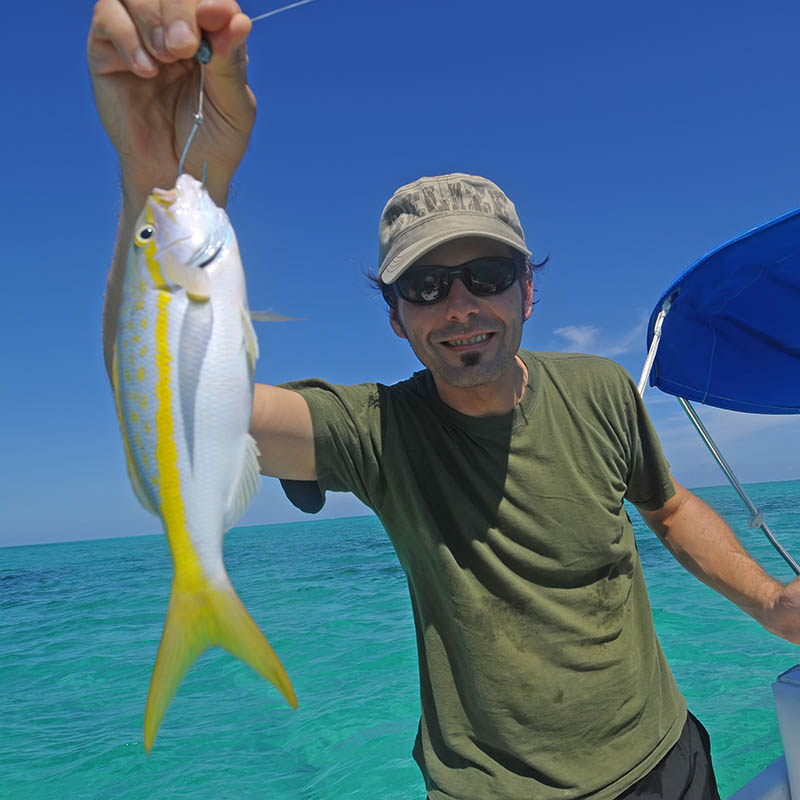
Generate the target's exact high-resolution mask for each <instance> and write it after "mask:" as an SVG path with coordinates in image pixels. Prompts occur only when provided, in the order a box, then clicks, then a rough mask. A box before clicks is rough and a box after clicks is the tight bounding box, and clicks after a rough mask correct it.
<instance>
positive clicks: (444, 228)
mask: <svg viewBox="0 0 800 800" xmlns="http://www.w3.org/2000/svg"><path fill="white" fill-rule="evenodd" d="M462 236H485V237H486V238H487V239H494V240H495V241H498V242H503V243H504V244H507V245H509V247H513V248H514V249H515V250H519V251H521V252H523V253H525V255H528V256H529V255H530V254H531V253H530V250H528V248H527V246H526V245H525V234H524V233H523V231H522V226H521V225H520V222H519V217H517V212H516V209H515V208H514V204H513V203H512V202H511V201H510V200H509V199H508V198H507V197H506V195H505V194H504V192H503V191H502V189H500V188H499V187H498V186H496V185H495V184H494V183H492V182H491V181H490V180H487V179H486V178H481V177H480V176H479V175H465V174H463V173H461V172H454V173H452V174H451V175H437V176H435V177H431V178H420V179H419V180H416V181H414V182H413V183H409V184H407V185H405V186H401V187H400V188H399V189H398V190H397V191H396V192H395V193H394V194H393V195H392V197H391V199H390V200H389V202H388V203H387V204H386V207H385V208H384V209H383V213H382V214H381V221H380V225H379V228H378V239H379V245H380V251H379V259H380V266H379V267H378V277H379V278H380V279H381V280H382V281H383V282H384V283H393V282H394V281H396V280H397V278H398V277H399V276H400V275H401V274H402V273H403V272H404V271H405V270H406V269H408V267H410V266H411V265H412V264H413V263H414V262H415V261H416V260H417V259H418V258H420V257H422V256H424V255H425V253H427V252H428V251H429V250H433V248H434V247H438V246H439V245H440V244H444V243H445V242H449V241H451V240H453V239H460V238H461V237H462Z"/></svg>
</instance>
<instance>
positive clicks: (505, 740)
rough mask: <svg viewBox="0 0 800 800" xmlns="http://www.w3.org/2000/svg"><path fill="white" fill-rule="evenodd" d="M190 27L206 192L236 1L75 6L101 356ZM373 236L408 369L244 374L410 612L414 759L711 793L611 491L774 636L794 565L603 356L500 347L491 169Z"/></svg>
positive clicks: (435, 784)
mask: <svg viewBox="0 0 800 800" xmlns="http://www.w3.org/2000/svg"><path fill="white" fill-rule="evenodd" d="M200 29H202V30H204V31H206V32H207V35H208V38H209V39H210V41H211V45H212V48H213V52H214V58H213V59H212V61H211V63H210V64H209V66H208V72H207V81H206V89H207V97H206V103H205V115H206V123H205V125H204V126H203V127H202V128H201V130H200V133H199V134H198V138H197V140H196V145H195V148H194V150H193V153H194V154H198V153H201V154H202V158H203V160H207V161H208V186H209V190H210V192H211V194H212V196H213V197H214V199H215V200H216V201H217V202H218V203H220V204H221V203H224V201H225V198H226V196H227V190H228V186H229V183H230V179H231V177H232V175H233V173H234V171H235V169H236V166H237V165H238V162H239V160H240V159H241V156H242V155H243V153H244V151H245V148H246V146H247V141H248V137H249V134H250V130H251V128H252V124H253V118H254V114H255V102H254V98H253V96H252V94H251V92H250V90H249V88H248V87H247V81H246V73H245V63H246V57H245V50H244V43H245V40H246V37H247V34H248V32H249V20H248V19H247V18H246V17H245V16H244V15H243V14H241V13H240V12H239V9H238V6H236V4H235V3H234V2H233V0H204V1H203V2H200V3H198V4H196V5H195V3H194V2H193V0H181V2H177V0H176V1H175V2H170V1H169V0H160V2H159V0H137V2H135V3H134V2H126V3H125V4H123V3H121V2H120V0H99V2H98V3H97V5H96V7H95V15H94V19H93V23H92V28H91V31H90V34H89V45H88V50H89V63H90V70H91V73H92V78H93V83H94V89H95V97H96V101H97V105H98V111H99V113H100V116H101V119H102V120H103V123H104V125H105V127H106V130H107V131H108V133H109V135H110V136H111V139H112V141H113V143H114V145H115V147H116V148H117V151H118V153H119V155H120V164H121V170H122V181H123V209H122V214H121V220H120V228H119V238H118V245H117V252H116V255H115V259H114V263H113V265H112V268H111V272H110V275H109V282H108V290H107V297H106V306H105V311H104V345H105V352H106V358H107V361H108V360H109V358H110V353H111V345H112V342H113V336H114V330H115V328H116V318H117V315H118V306H119V293H120V284H121V280H120V279H121V275H122V271H123V268H124V258H125V249H126V247H127V243H128V241H129V239H130V235H131V229H132V226H133V222H134V220H135V218H136V216H137V215H138V213H139V211H140V209H141V207H142V205H143V203H144V199H145V197H146V195H147V194H148V193H149V192H150V190H151V189H152V187H153V186H156V185H160V186H171V185H172V184H173V182H174V180H175V177H176V174H177V160H178V155H179V153H177V152H176V150H175V147H176V144H175V143H176V142H183V141H185V139H186V134H187V133H188V127H189V124H190V122H191V116H192V111H193V108H192V105H193V103H194V100H195V97H196V87H195V85H194V83H193V82H192V79H191V74H192V71H193V68H194V65H193V63H192V62H191V61H186V59H190V58H191V56H192V55H193V54H194V52H195V50H196V48H197V46H198V43H199V30H200ZM176 131H177V134H176ZM190 156H191V154H190ZM200 168H201V165H200V164H199V163H193V162H191V161H190V162H188V163H187V165H186V169H187V171H191V172H194V173H195V174H198V173H199V171H200ZM380 234H381V241H380V249H381V263H380V267H379V276H378V277H379V278H380V281H381V287H382V291H383V293H384V297H386V299H387V301H388V302H389V305H390V323H391V326H392V328H393V330H394V331H395V333H396V334H397V335H398V336H401V337H403V338H405V339H407V340H408V341H409V344H410V345H411V347H412V348H413V349H414V352H415V353H416V354H417V356H418V357H419V358H420V360H421V361H422V363H423V364H424V365H425V367H426V368H427V369H426V370H423V371H422V372H419V373H416V374H415V375H414V376H413V377H412V378H411V379H409V380H407V381H404V382H401V383H399V384H396V385H395V386H391V387H386V386H381V385H379V384H366V385H362V386H358V387H345V386H333V385H330V384H327V383H325V382H323V381H306V382H300V383H297V384H292V385H289V386H288V387H268V386H262V385H258V386H256V389H255V395H254V407H253V417H252V433H253V435H254V436H255V438H256V440H257V441H258V443H259V445H260V450H261V453H262V456H261V468H262V472H263V473H264V474H267V475H273V476H277V477H280V478H281V479H283V480H284V485H285V486H286V488H287V491H288V492H289V494H290V496H291V497H292V499H293V501H294V502H296V503H297V504H299V505H301V506H304V507H307V508H311V507H312V506H314V505H316V507H318V506H319V504H320V502H321V501H322V497H323V495H322V493H321V491H320V490H322V491H323V492H324V490H326V489H330V490H348V491H352V492H354V493H355V494H356V495H358V496H359V497H360V498H361V499H362V500H364V502H366V503H367V504H368V505H370V506H371V507H372V508H373V509H375V511H376V513H377V514H378V515H379V517H380V518H381V520H382V522H383V524H384V526H385V527H386V529H387V532H388V533H389V535H390V537H391V539H392V541H393V544H394V546H395V549H396V551H397V553H398V556H399V558H400V561H401V563H402V565H403V568H404V569H405V571H406V575H407V576H408V582H409V590H410V595H411V602H412V608H413V612H414V618H415V623H416V629H417V643H418V652H419V661H420V690H421V705H422V719H421V722H420V729H419V734H418V737H417V742H416V745H415V747H414V756H415V758H416V760H417V762H418V763H419V765H420V768H421V770H422V772H423V775H424V778H425V785H426V790H427V792H428V797H430V798H436V799H437V800H438V799H440V798H462V800H483V799H484V798H485V799H486V800H490V799H491V800H502V799H504V798H509V800H512V799H514V800H516V798H530V797H535V798H540V797H541V798H563V799H564V800H567V798H577V797H592V798H603V799H604V798H613V797H634V796H635V797H645V796H651V797H670V798H678V797H685V798H701V797H702V798H714V797H717V796H718V795H717V790H716V784H715V781H714V777H713V770H712V767H711V762H710V752H709V744H708V738H707V735H706V734H705V731H704V730H703V729H702V727H701V726H700V725H699V723H698V722H697V721H696V720H695V719H694V718H693V717H691V715H687V711H686V706H685V702H684V700H683V698H682V697H681V695H680V693H679V691H678V690H677V687H676V686H675V683H674V680H673V678H672V675H671V673H670V671H669V667H668V666H667V664H666V662H665V659H664V656H663V654H662V652H661V649H660V647H659V645H658V642H657V639H656V637H655V633H654V630H653V625H652V616H651V613H650V608H649V604H648V600H647V595H646V590H645V587H644V581H643V578H642V574H641V565H640V563H639V559H638V555H637V553H636V548H635V543H634V539H633V531H632V527H631V524H630V520H629V519H628V517H627V514H626V513H625V508H624V505H623V499H624V498H627V499H629V500H631V502H633V503H634V504H636V505H637V507H638V509H639V510H640V512H641V514H642V516H643V518H644V519H645V521H646V522H647V524H648V525H649V526H650V527H651V528H652V529H653V530H654V531H655V532H656V533H657V535H658V536H659V537H660V538H661V539H662V541H663V542H664V543H665V545H666V546H667V547H668V548H669V549H670V551H671V552H672V553H673V554H674V555H675V556H676V558H678V559H679V560H680V561H681V563H682V564H684V566H686V567H687V569H689V570H690V571H691V572H692V573H693V574H695V575H697V576H698V577H699V578H700V579H701V580H703V581H704V582H706V583H707V584H709V585H710V586H712V587H714V588H715V589H717V590H718V591H720V592H721V593H723V594H724V595H725V596H726V597H728V598H730V599H731V600H732V601H734V602H735V603H736V604H737V605H739V606H740V607H741V608H742V609H743V610H745V611H746V612H747V613H749V614H751V615H752V616H753V617H754V618H756V619H757V620H758V621H759V622H760V623H761V624H762V625H764V626H765V627H766V628H768V629H769V630H771V631H773V632H775V633H777V634H779V635H781V636H784V637H785V638H787V639H790V640H791V641H795V642H800V614H798V606H799V605H800V583H798V582H793V583H792V584H789V585H788V586H783V585H781V584H780V583H778V582H777V581H775V580H773V579H772V578H770V577H769V576H767V575H766V574H765V573H764V572H763V571H762V570H761V569H760V567H759V566H758V565H757V564H755V563H754V562H753V561H752V559H750V557H749V556H748V555H747V554H746V552H745V551H744V550H743V548H742V547H741V546H740V545H739V543H738V541H737V540H736V539H735V537H734V536H733V534H732V533H731V531H730V530H729V529H728V528H727V526H726V525H725V523H724V522H723V521H722V520H721V519H720V518H719V517H718V516H717V515H716V514H715V513H714V512H713V511H712V510H711V509H709V508H708V507H707V506H706V505H705V504H703V503H702V502H701V501H700V500H698V499H697V498H696V497H694V496H693V495H692V494H691V493H690V492H688V491H687V490H686V489H684V488H683V487H681V486H680V485H679V484H677V483H676V482H675V481H674V480H673V479H672V478H671V476H670V474H669V471H668V468H667V465H666V462H665V461H664V458H663V455H662V453H661V449H660V446H659V444H658V440H657V437H656V436H655V433H654V431H653V428H652V425H651V424H650V422H649V419H648V417H647V414H646V412H645V410H644V407H643V405H642V403H641V400H640V398H639V396H638V394H637V393H636V391H635V387H634V386H633V385H632V383H631V381H630V379H629V378H628V377H627V376H626V375H625V374H624V372H623V371H622V370H621V369H620V368H619V367H617V366H616V365H615V364H613V363H612V362H609V361H606V360H604V359H598V358H594V357H589V356H574V355H569V356H566V355H558V354H534V353H530V352H526V351H520V350H519V345H520V341H521V331H522V325H523V323H524V321H525V320H526V319H527V318H528V317H529V315H530V312H531V303H532V289H533V286H532V276H531V273H530V260H529V256H530V252H529V250H528V247H527V245H526V243H525V239H524V234H523V232H522V228H521V226H520V224H519V220H518V219H517V215H516V211H515V209H514V207H513V204H512V203H511V202H510V200H508V198H507V197H506V196H505V195H504V194H503V192H502V191H501V190H500V189H499V188H498V187H497V186H495V185H494V184H492V183H491V182H490V181H487V180H486V179H485V178H480V177H476V176H469V175H463V174H454V175H446V176H438V177H435V178H424V179H421V180H420V181H417V182H415V183H413V184H410V185H408V186H404V187H401V189H399V190H398V191H397V192H396V193H395V195H394V197H393V198H392V199H391V200H390V201H389V203H388V204H387V206H386V208H385V209H384V213H383V215H382V217H381V227H380Z"/></svg>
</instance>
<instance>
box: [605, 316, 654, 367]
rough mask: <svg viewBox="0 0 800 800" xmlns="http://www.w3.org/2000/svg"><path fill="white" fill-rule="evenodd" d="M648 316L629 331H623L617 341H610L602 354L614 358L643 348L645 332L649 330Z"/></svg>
mask: <svg viewBox="0 0 800 800" xmlns="http://www.w3.org/2000/svg"><path fill="white" fill-rule="evenodd" d="M647 320H648V317H647V316H644V317H642V318H641V319H640V320H639V322H637V323H636V324H635V325H634V326H633V327H632V328H631V329H630V330H629V331H628V332H627V333H623V334H622V335H621V336H619V337H618V338H617V340H616V341H614V342H610V343H609V344H608V345H607V346H606V347H605V348H604V349H603V351H602V355H604V356H608V357H609V358H612V357H614V356H619V355H622V354H623V353H630V352H631V351H632V350H641V349H642V348H643V346H644V334H645V331H646V330H647Z"/></svg>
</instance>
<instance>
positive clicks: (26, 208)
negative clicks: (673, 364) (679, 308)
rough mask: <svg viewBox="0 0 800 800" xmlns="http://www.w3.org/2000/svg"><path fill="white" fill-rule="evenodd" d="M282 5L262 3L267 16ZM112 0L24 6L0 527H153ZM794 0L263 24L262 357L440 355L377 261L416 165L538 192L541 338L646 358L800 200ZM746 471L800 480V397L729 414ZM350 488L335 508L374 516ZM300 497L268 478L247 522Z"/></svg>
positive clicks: (262, 519)
mask: <svg viewBox="0 0 800 800" xmlns="http://www.w3.org/2000/svg"><path fill="white" fill-rule="evenodd" d="M277 5H280V2H276V3H271V4H261V3H256V2H255V0H247V2H245V3H244V10H245V11H247V12H249V13H251V14H252V15H256V14H258V13H261V12H263V11H266V10H269V8H274V7H275V6H277ZM90 17H91V4H90V3H88V2H84V3H74V2H72V3H60V2H55V0H45V2H43V3H37V4H36V5H35V6H31V5H30V4H17V7H16V9H14V10H12V11H11V12H10V18H8V19H7V20H6V24H5V26H4V28H5V31H6V33H5V34H4V55H5V62H6V64H7V70H8V75H7V78H6V80H4V81H3V84H2V88H1V89H0V92H2V98H1V99H2V104H3V108H4V124H3V125H2V126H0V142H1V143H2V152H3V156H4V158H3V172H4V174H5V185H6V191H5V192H3V196H2V201H0V202H2V217H3V223H4V224H3V230H4V236H3V244H4V250H5V253H4V259H3V260H4V264H3V276H4V289H5V291H4V293H3V298H2V302H3V314H2V315H1V316H0V362H1V363H2V365H3V375H4V377H3V382H2V386H3V391H2V393H0V453H1V454H2V456H1V457H0V486H2V499H3V514H2V521H0V545H5V544H26V543H35V542H44V541H61V540H68V539H83V538H96V537H104V536H126V535H134V534H140V533H156V532H158V530H159V526H158V522H157V520H155V518H153V517H150V516H149V515H148V514H147V513H146V512H144V511H143V510H142V509H140V508H139V506H138V503H137V502H136V500H135V498H134V496H133V493H132V491H131V489H130V487H129V485H128V481H127V477H126V474H125V467H124V458H123V453H122V446H121V441H120V437H119V433H118V430H117V423H116V419H115V416H114V409H113V402H112V396H111V392H110V390H109V387H108V383H107V380H106V375H105V372H104V368H103V363H102V357H101V347H100V315H101V308H102V297H103V288H104V281H105V273H106V268H107V265H108V262H109V259H110V257H111V253H112V248H113V240H114V234H115V223H116V215H117V211H118V208H119V201H118V178H117V168H116V160H115V155H114V153H113V151H112V149H111V147H110V145H109V144H108V142H107V140H106V138H105V134H104V132H103V131H102V129H101V127H100V124H99V122H98V121H97V119H96V115H95V112H94V108H93V103H92V97H91V89H90V85H89V80H88V77H87V70H86V63H85V37H86V32H87V30H88V26H89V21H90ZM798 27H800V8H799V7H798V6H797V4H796V3H791V2H788V0H785V1H781V2H770V3H768V4H763V5H761V6H760V7H759V8H758V10H756V8H755V6H754V4H752V3H749V2H748V3H745V2H738V0H737V1H734V2H724V3H723V2H719V1H715V2H703V3H698V2H696V0H695V1H694V2H688V1H686V0H677V1H676V2H673V3H670V4H648V3H641V2H627V1H626V2H610V3H603V4H600V3H589V2H584V3H568V2H565V3H540V2H530V1H529V2H521V1H520V0H495V2H492V3H485V2H481V3H479V2H473V0H465V1H464V2H452V1H451V2H443V1H442V0H439V1H437V0H406V2H403V3H387V2H380V1H379V0H316V2H314V3H312V4H310V5H307V6H305V7H303V8H299V9H296V10H294V11H291V12H288V13H286V14H283V15H280V16H278V17H274V18H272V19H269V20H265V21H263V22H259V23H257V24H256V25H255V27H254V30H253V33H252V35H251V39H250V80H251V85H252V87H253V89H254V91H255V93H256V96H257V98H258V101H259V118H258V121H257V123H256V129H255V132H254V135H253V140H252V143H251V147H250V151H249V153H248V155H247V157H246V158H245V160H244V162H243V164H242V166H241V168H240V171H239V173H238V174H237V178H236V181H235V186H234V190H233V192H232V195H231V201H230V203H229V208H228V210H229V213H230V216H231V218H232V220H233V223H234V226H235V228H236V230H237V234H238V237H239V241H240V246H241V249H242V252H243V256H244V260H245V269H246V271H247V276H248V285H249V295H250V305H251V307H252V308H272V309H275V310H278V311H281V312H283V313H285V314H288V315H294V316H302V317H306V318H307V321H306V322H298V323H291V324H289V323H287V324H284V325H278V324H274V325H266V326H264V325H262V326H260V327H259V337H260V342H261V360H260V361H259V363H258V366H257V379H258V380H261V381H264V382H280V381H284V380H290V379H295V378H301V377H309V376H320V377H324V378H326V379H329V380H332V381H334V382H339V383H351V382H360V381H367V380H380V381H382V382H385V383H390V382H393V381H396V380H400V379H402V378H404V377H406V376H407V375H408V374H410V373H411V372H412V371H413V370H415V369H417V368H418V364H417V362H416V360H415V358H414V356H413V354H412V353H411V352H410V350H409V348H408V345H407V344H406V343H405V342H403V341H401V340H400V339H397V338H396V337H395V336H394V335H393V334H392V332H391V331H390V329H389V325H388V322H387V319H386V314H385V311H384V309H383V307H382V304H381V302H380V301H379V299H377V298H375V297H373V296H372V294H371V292H370V290H369V289H368V287H367V285H366V282H365V280H364V278H363V270H365V269H366V268H369V267H372V266H374V265H375V258H376V252H377V241H376V232H377V220H378V215H379V213H380V210H381V208H382V207H383V204H384V203H385V201H386V200H387V198H388V197H389V195H390V194H391V193H392V191H394V189H395V188H396V187H397V186H399V185H400V184H402V183H406V182H408V181H411V180H414V179H415V178H418V177H420V176H421V175H430V174H437V173H442V172H451V171H464V172H471V173H477V174H483V175H486V176H488V177H490V178H492V179H493V180H494V181H496V182H497V183H498V184H500V185H501V186H502V187H503V188H504V189H505V190H506V192H507V193H508V194H509V195H510V197H511V198H512V199H513V200H514V201H515V203H516V206H517V210H518V212H519V214H520V217H521V219H522V222H523V225H524V227H525V230H526V234H527V238H528V242H529V245H530V246H531V247H532V249H533V250H534V254H535V256H536V257H539V258H540V257H543V256H545V255H547V254H549V255H550V264H549V265H548V267H547V269H546V270H545V271H544V272H543V273H541V274H540V276H539V278H538V286H537V288H538V289H539V293H538V299H539V303H538V305H537V306H536V308H535V311H534V315H533V318H532V319H531V320H530V322H528V323H527V325H526V328H525V332H524V336H523V346H525V347H529V348H532V349H541V350H583V351H588V352H596V353H602V354H604V355H608V356H611V357H613V358H615V359H616V360H618V361H620V362H621V363H622V364H623V365H624V366H625V367H626V368H627V369H628V370H629V371H630V372H631V374H632V375H633V376H634V377H635V378H638V374H639V371H640V369H641V365H642V362H643V360H644V355H645V352H644V347H645V334H644V324H645V320H646V318H647V317H648V315H649V313H650V310H651V308H652V307H653V305H654V304H655V302H656V301H657V299H658V297H659V296H660V294H661V292H662V291H663V289H664V288H666V286H667V285H668V284H669V283H670V282H671V280H672V279H673V278H674V277H675V276H676V275H677V274H678V273H680V272H681V271H682V270H683V269H684V268H685V267H686V266H688V265H689V264H690V263H692V262H693V261H695V260H696V259H697V258H698V257H700V256H701V255H702V254H703V253H705V252H706V251H708V250H709V249H711V248H713V247H715V246H717V245H718V244H720V243H722V242H723V241H726V240H727V239H729V238H731V237H732V236H735V235H737V234H739V233H741V232H743V231H744V230H747V229H749V228H751V227H753V226H754V225H757V224H759V223H761V222H764V221H766V220H768V219H770V218H772V217H774V216H776V215H778V214H781V213H783V212H785V211H787V210H789V209H791V208H794V207H796V206H797V205H800V157H798V151H797V131H798V130H800V101H798V99H797V80H798V74H800V56H798V49H797V45H796V31H797V30H798ZM645 397H646V401H647V404H648V407H649V408H650V410H651V413H652V416H653V418H654V420H655V423H656V426H657V428H658V430H659V432H660V434H661V436H662V440H663V443H664V447H665V451H666V453H667V456H668V458H669V459H670V461H671V464H672V467H673V471H674V473H675V475H676V477H677V478H678V480H680V481H681V482H683V483H684V484H686V485H688V486H707V485H711V484H717V483H720V482H722V477H721V473H720V472H719V471H718V469H717V467H716V466H715V465H714V463H713V462H712V461H711V459H710V457H709V456H708V455H707V454H706V453H705V451H704V450H703V449H702V447H701V445H700V444H699V441H698V440H697V439H696V435H695V434H694V432H693V431H692V430H691V429H690V428H689V425H688V422H687V421H686V420H685V418H684V416H683V412H681V411H680V409H679V408H678V406H677V403H676V401H675V400H674V399H673V398H670V397H667V396H664V395H660V394H659V393H658V391H657V390H649V391H648V392H647V394H646V396H645ZM703 416H704V419H706V420H707V423H708V425H709V427H710V428H711V430H712V433H713V434H714V435H715V437H716V438H717V439H718V441H719V443H720V445H721V446H722V447H723V451H724V452H725V453H726V455H727V456H728V459H729V461H730V462H731V464H732V465H733V467H734V468H735V469H736V470H737V472H738V473H739V474H740V477H741V478H742V479H743V480H745V481H765V480H785V479H796V478H799V477H800V459H799V458H798V457H797V451H798V447H797V442H798V438H797V436H798V432H799V431H800V424H799V423H800V420H798V419H797V418H778V417H743V416H740V415H736V416H734V415H731V414H728V413H723V412H719V411H714V410H711V411H709V412H706V413H705V414H704V415H703ZM365 511H366V509H364V507H363V506H360V505H359V504H358V503H357V502H356V501H355V500H354V499H352V498H350V497H348V496H345V495H333V496H331V495H329V499H328V504H327V506H326V509H325V510H324V512H323V515H327V516H346V515H350V514H357V513H364V512H365ZM300 518H303V515H302V514H300V512H297V511H295V510H294V509H293V508H292V507H291V506H290V505H289V503H288V501H286V500H285V499H284V498H283V495H282V493H281V491H280V489H279V487H278V485H277V482H275V481H271V480H267V479H265V480H264V481H263V487H262V491H261V493H260V495H259V497H258V498H257V499H256V501H255V502H254V503H253V505H252V506H251V507H250V509H249V510H248V512H247V513H246V515H245V517H244V518H243V520H242V523H243V524H255V523H267V522H278V521H288V520H295V519H300Z"/></svg>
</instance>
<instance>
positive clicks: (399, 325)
mask: <svg viewBox="0 0 800 800" xmlns="http://www.w3.org/2000/svg"><path fill="white" fill-rule="evenodd" d="M389 323H390V324H391V326H392V330H393V331H394V332H395V334H396V335H397V336H399V337H400V338H401V339H408V335H407V334H406V329H405V326H404V325H403V321H402V320H401V319H400V315H399V314H398V313H397V309H396V308H390V309H389Z"/></svg>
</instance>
